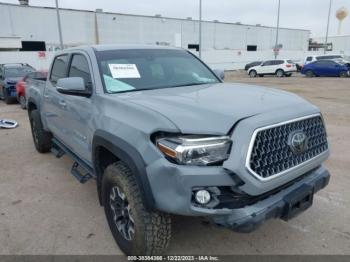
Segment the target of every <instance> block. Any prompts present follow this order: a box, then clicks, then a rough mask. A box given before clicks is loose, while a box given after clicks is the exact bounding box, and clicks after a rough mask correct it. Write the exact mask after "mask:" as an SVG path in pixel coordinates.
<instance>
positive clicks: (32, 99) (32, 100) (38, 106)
mask: <svg viewBox="0 0 350 262" xmlns="http://www.w3.org/2000/svg"><path fill="white" fill-rule="evenodd" d="M30 103H31V104H34V105H35V106H36V108H37V109H38V110H40V105H39V103H37V102H36V101H35V99H34V98H31V97H28V100H27V104H30Z"/></svg>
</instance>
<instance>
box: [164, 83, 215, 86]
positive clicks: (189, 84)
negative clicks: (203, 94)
mask: <svg viewBox="0 0 350 262" xmlns="http://www.w3.org/2000/svg"><path fill="white" fill-rule="evenodd" d="M206 84H213V83H212V82H202V83H198V82H196V83H187V84H182V85H176V86H169V87H181V86H198V85H206Z"/></svg>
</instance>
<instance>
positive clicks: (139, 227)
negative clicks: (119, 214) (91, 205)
mask: <svg viewBox="0 0 350 262" xmlns="http://www.w3.org/2000/svg"><path fill="white" fill-rule="evenodd" d="M114 187H118V188H120V189H121V190H122V191H123V193H124V195H125V198H126V199H127V202H128V205H129V206H130V212H131V214H132V217H133V221H134V222H133V224H134V235H133V238H132V239H131V240H127V239H126V238H125V237H124V236H123V235H122V234H121V233H120V232H119V230H118V228H117V226H116V223H115V221H114V215H113V210H112V208H111V200H110V199H111V192H112V189H113V188H114ZM102 200H103V205H104V209H105V214H106V218H107V221H108V224H109V227H110V229H111V231H112V235H113V237H114V239H115V241H116V242H117V244H118V246H119V248H120V249H121V250H122V251H123V252H124V254H125V255H161V254H163V252H164V251H165V249H166V248H167V247H168V245H169V242H170V236H171V219H170V215H169V214H165V213H161V212H157V211H150V210H147V209H146V208H145V206H144V204H143V201H142V200H143V199H142V192H141V190H140V188H139V185H138V184H137V182H136V179H135V176H134V175H133V174H132V172H131V170H130V169H129V168H128V167H127V166H126V165H125V164H124V163H123V162H121V161H118V162H116V163H114V164H111V165H109V166H108V167H107V168H106V169H105V172H104V176H103V181H102Z"/></svg>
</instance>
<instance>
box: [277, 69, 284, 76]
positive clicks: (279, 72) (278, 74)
mask: <svg viewBox="0 0 350 262" xmlns="http://www.w3.org/2000/svg"><path fill="white" fill-rule="evenodd" d="M276 76H277V77H284V71H283V70H282V69H278V70H277V71H276Z"/></svg>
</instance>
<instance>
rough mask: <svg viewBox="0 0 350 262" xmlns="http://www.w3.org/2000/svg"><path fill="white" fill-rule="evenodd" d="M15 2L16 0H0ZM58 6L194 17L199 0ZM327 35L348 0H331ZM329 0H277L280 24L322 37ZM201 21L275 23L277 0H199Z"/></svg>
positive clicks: (347, 28)
mask: <svg viewBox="0 0 350 262" xmlns="http://www.w3.org/2000/svg"><path fill="white" fill-rule="evenodd" d="M0 1H1V2H5V3H18V0H0ZM58 1H59V6H60V7H62V8H72V9H84V10H95V9H96V8H102V9H103V11H106V12H116V13H126V14H139V15H155V14H161V15H162V16H165V17H176V18H187V17H192V18H194V19H198V16H199V15H198V6H199V0H175V1H174V0H58ZM332 1H333V7H332V11H331V20H330V29H329V34H330V35H331V36H333V35H336V34H337V28H338V20H337V19H336V17H335V13H336V11H337V10H338V9H339V8H340V7H346V8H347V9H348V10H349V11H350V0H332ZM329 2H330V0H292V1H291V0H281V20H280V26H281V27H287V28H300V29H307V30H311V34H312V36H313V37H319V36H325V34H326V28H327V17H328V10H329ZM202 3H203V20H219V21H220V22H241V23H243V24H252V25H254V24H261V25H265V26H276V21H277V6H278V0H202ZM29 4H30V5H35V6H54V5H55V0H29ZM342 33H343V34H348V35H350V15H349V16H348V17H347V18H345V20H344V21H343V31H342Z"/></svg>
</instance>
